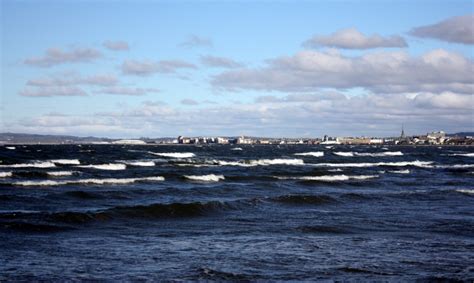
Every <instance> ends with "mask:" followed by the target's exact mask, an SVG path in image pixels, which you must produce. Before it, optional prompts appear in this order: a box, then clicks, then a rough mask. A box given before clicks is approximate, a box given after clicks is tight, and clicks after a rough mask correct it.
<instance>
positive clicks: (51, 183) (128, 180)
mask: <svg viewBox="0 0 474 283" xmlns="http://www.w3.org/2000/svg"><path fill="white" fill-rule="evenodd" d="M164 180H165V178H164V177H161V176H156V177H142V178H121V179H118V178H106V179H79V180H64V181H52V180H41V181H21V182H14V183H12V184H13V185H17V186H61V185H68V184H94V185H104V184H130V183H135V182H140V181H164Z"/></svg>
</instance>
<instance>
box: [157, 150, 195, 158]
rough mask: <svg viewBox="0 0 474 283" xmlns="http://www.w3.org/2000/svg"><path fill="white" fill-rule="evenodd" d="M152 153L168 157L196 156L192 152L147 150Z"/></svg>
mask: <svg viewBox="0 0 474 283" xmlns="http://www.w3.org/2000/svg"><path fill="white" fill-rule="evenodd" d="M149 153H151V154H154V155H158V156H163V157H169V158H192V157H194V156H196V155H195V154H194V153H192V152H151V151H150V152H149Z"/></svg>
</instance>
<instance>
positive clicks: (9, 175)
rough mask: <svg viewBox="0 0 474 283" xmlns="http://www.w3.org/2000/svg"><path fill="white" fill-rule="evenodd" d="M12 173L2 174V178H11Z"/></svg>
mask: <svg viewBox="0 0 474 283" xmlns="http://www.w3.org/2000/svg"><path fill="white" fill-rule="evenodd" d="M11 176H12V172H0V178H6V177H11Z"/></svg>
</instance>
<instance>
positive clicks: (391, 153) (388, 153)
mask: <svg viewBox="0 0 474 283" xmlns="http://www.w3.org/2000/svg"><path fill="white" fill-rule="evenodd" d="M333 153H334V154H335V155H338V156H344V157H354V156H363V157H384V156H403V153H402V152H401V151H385V152H374V153H371V152H352V151H349V152H333Z"/></svg>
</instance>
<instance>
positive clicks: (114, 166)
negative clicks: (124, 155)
mask: <svg viewBox="0 0 474 283" xmlns="http://www.w3.org/2000/svg"><path fill="white" fill-rule="evenodd" d="M78 167H81V168H94V169H99V170H125V169H126V168H127V166H126V165H125V164H118V163H108V164H95V165H94V164H91V165H82V166H78Z"/></svg>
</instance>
